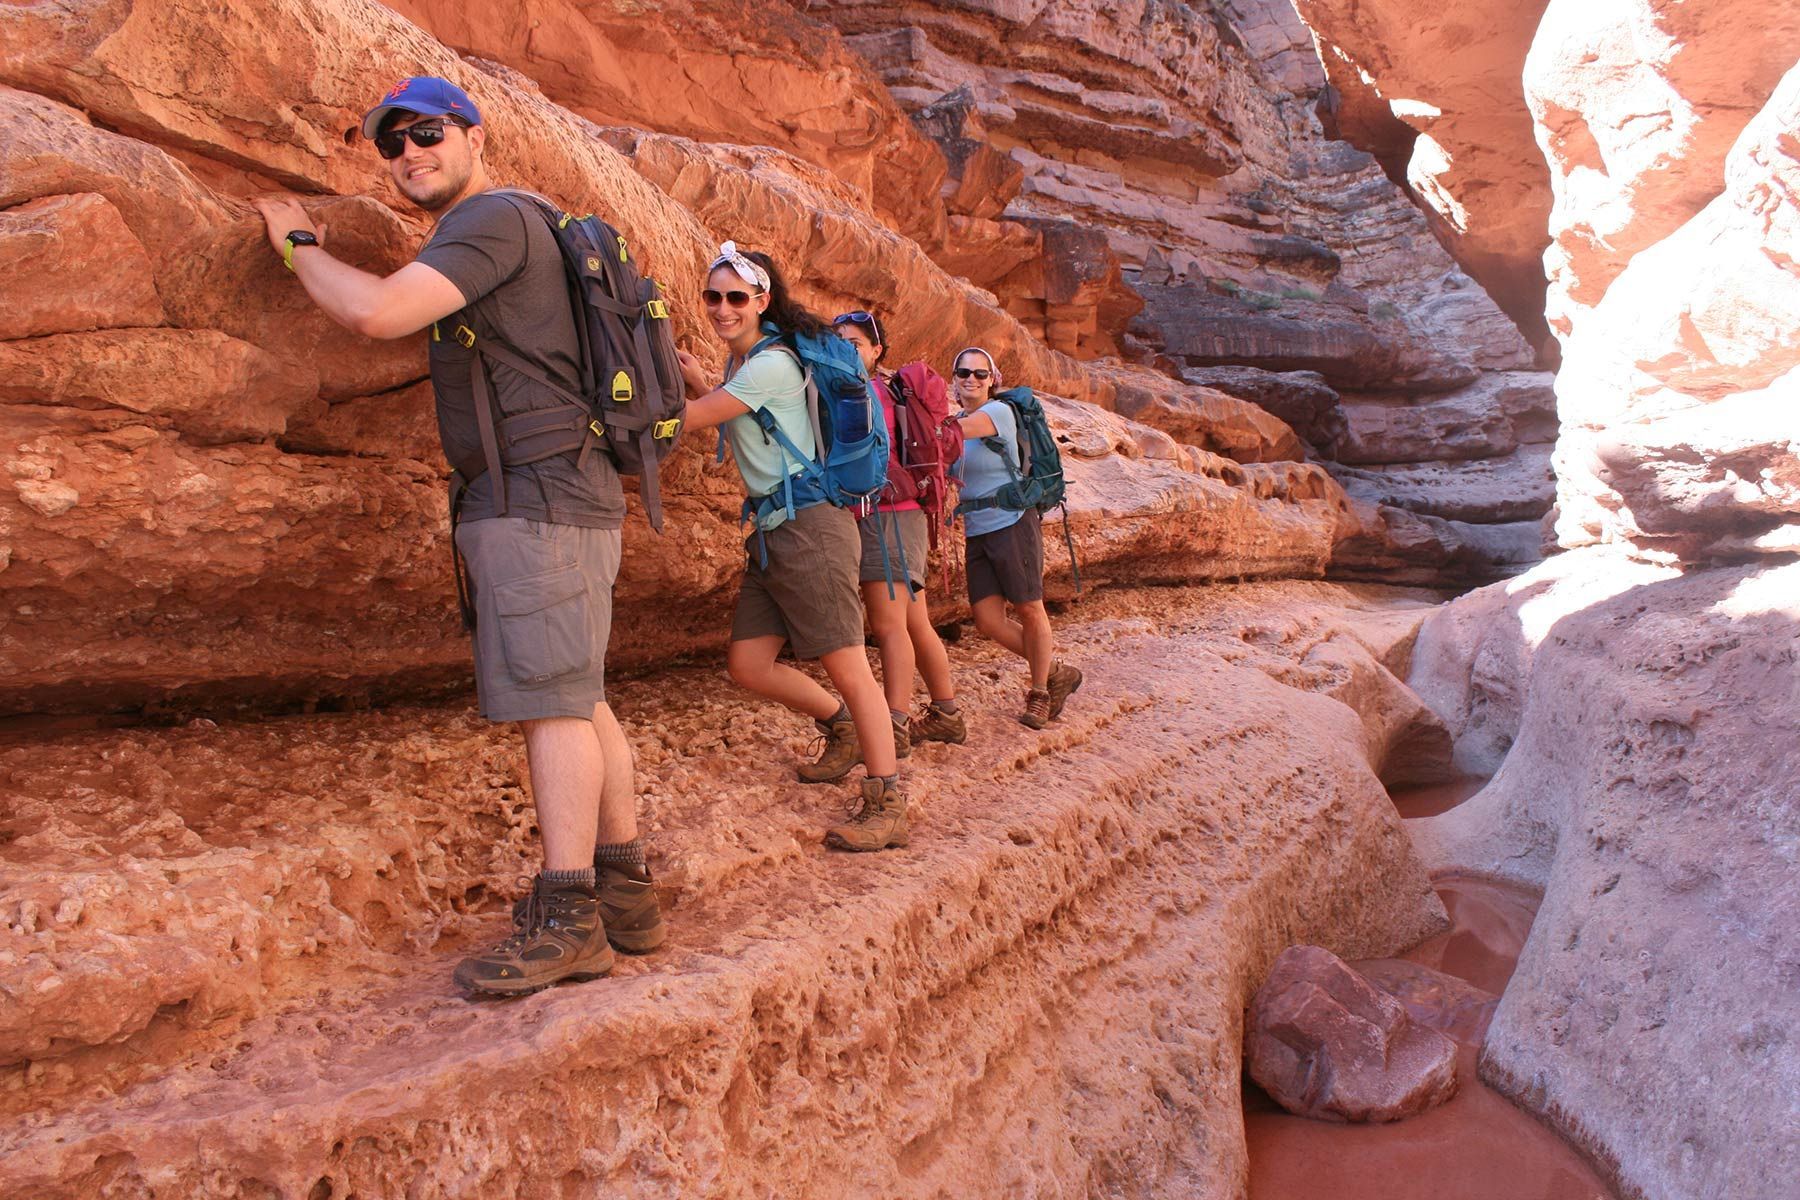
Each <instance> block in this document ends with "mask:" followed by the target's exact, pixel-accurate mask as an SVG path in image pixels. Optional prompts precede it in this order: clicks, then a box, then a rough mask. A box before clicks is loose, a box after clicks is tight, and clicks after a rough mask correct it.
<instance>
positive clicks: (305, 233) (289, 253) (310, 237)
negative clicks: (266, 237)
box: [281, 229, 319, 271]
mask: <svg viewBox="0 0 1800 1200" xmlns="http://www.w3.org/2000/svg"><path fill="white" fill-rule="evenodd" d="M318 244H319V239H318V237H317V236H316V235H314V233H313V231H312V230H310V229H296V230H294V231H293V232H292V233H290V234H288V235H287V243H286V245H285V246H284V247H283V248H282V251H281V261H282V262H284V263H286V264H287V269H288V270H290V271H291V270H293V269H294V247H295V246H316V245H318Z"/></svg>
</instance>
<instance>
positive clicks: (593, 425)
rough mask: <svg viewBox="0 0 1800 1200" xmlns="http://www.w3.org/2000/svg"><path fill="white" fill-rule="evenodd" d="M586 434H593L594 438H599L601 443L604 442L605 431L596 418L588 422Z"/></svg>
mask: <svg viewBox="0 0 1800 1200" xmlns="http://www.w3.org/2000/svg"><path fill="white" fill-rule="evenodd" d="M588 432H589V433H591V434H593V435H594V436H595V437H597V438H599V439H600V440H601V441H603V442H604V441H605V440H606V430H605V429H604V428H602V427H601V425H600V421H599V419H598V418H596V419H595V420H592V421H589V422H588Z"/></svg>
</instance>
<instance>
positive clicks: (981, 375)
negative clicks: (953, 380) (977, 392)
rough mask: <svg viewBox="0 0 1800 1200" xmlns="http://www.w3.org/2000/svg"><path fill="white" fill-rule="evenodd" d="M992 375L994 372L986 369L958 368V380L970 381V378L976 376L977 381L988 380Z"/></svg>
mask: <svg viewBox="0 0 1800 1200" xmlns="http://www.w3.org/2000/svg"><path fill="white" fill-rule="evenodd" d="M992 374H993V372H992V371H989V370H987V369H986V368H984V367H958V368H956V377H957V378H958V379H968V378H969V377H970V376H974V377H975V378H976V379H986V378H987V377H988V376H989V375H992Z"/></svg>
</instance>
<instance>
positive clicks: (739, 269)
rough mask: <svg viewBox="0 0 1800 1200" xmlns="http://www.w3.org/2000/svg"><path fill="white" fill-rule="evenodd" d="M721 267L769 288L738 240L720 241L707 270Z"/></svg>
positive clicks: (765, 276)
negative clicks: (739, 249)
mask: <svg viewBox="0 0 1800 1200" xmlns="http://www.w3.org/2000/svg"><path fill="white" fill-rule="evenodd" d="M720 267H730V268H731V270H732V273H733V274H735V275H736V276H737V277H738V278H739V279H741V280H743V281H744V282H745V283H747V284H749V285H750V286H751V287H758V288H761V289H762V290H763V291H765V292H766V291H768V290H769V273H768V272H767V271H765V270H763V269H762V268H761V267H759V266H757V265H756V264H755V263H753V262H751V261H750V260H749V259H747V258H745V257H744V256H743V255H742V254H739V253H738V248H737V243H736V242H721V243H719V257H717V258H715V259H713V260H712V266H710V267H708V268H706V270H707V272H708V273H709V274H710V273H711V272H713V271H716V270H718V269H719V268H720ZM990 361H991V360H990Z"/></svg>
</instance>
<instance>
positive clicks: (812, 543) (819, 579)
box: [731, 504, 863, 659]
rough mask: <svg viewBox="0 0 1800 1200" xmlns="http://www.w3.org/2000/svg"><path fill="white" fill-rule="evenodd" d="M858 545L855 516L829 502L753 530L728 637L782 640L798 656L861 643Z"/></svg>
mask: <svg viewBox="0 0 1800 1200" xmlns="http://www.w3.org/2000/svg"><path fill="white" fill-rule="evenodd" d="M759 543H760V545H759ZM764 549H766V550H767V552H768V556H769V565H768V566H767V567H765V566H763V565H762V553H761V552H762V550H764ZM861 549H862V547H861V546H860V544H859V543H858V542H857V540H856V518H855V517H853V516H851V515H850V513H849V511H848V510H846V509H842V508H833V507H832V506H831V505H829V504H815V505H813V506H812V507H811V508H803V509H801V510H800V511H799V512H797V513H795V514H794V516H793V519H792V520H788V521H783V522H782V523H781V524H780V525H777V526H776V527H775V528H773V529H771V530H769V531H768V532H767V533H765V534H760V535H759V534H755V533H752V534H751V535H750V537H749V540H748V541H746V542H745V543H744V551H745V553H746V554H748V555H749V561H748V562H747V563H745V564H744V582H743V584H742V585H741V586H740V587H739V588H738V598H737V611H736V612H735V613H733V614H732V618H731V640H732V641H734V642H745V641H749V640H750V639H752V638H760V637H780V638H785V639H786V640H787V644H788V646H789V647H790V648H791V649H792V650H793V652H794V657H795V658H799V659H814V658H823V657H824V656H825V655H827V654H830V653H831V652H832V651H833V650H842V649H843V648H844V647H845V646H860V645H862V640H863V607H862V593H861V592H859V591H857V588H856V563H857V556H858V555H859V554H860V553H861Z"/></svg>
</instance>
